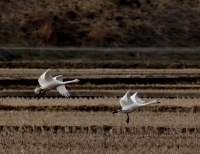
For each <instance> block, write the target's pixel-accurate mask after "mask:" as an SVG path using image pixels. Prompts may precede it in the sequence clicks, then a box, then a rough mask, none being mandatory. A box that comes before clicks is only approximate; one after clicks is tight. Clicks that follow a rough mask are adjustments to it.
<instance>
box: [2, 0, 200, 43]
mask: <svg viewBox="0 0 200 154" xmlns="http://www.w3.org/2000/svg"><path fill="white" fill-rule="evenodd" d="M199 7H200V5H199V3H198V1H197V0H193V1H191V0H183V1H180V0H167V1H163V0H157V1H152V0H82V1H63V0H51V1H45V0H43V1H41V0H29V1H24V0H18V1H13V0H8V1H7V0H6V1H5V0H4V1H1V2H0V26H1V31H0V43H1V44H20V45H31V46H33V45H36V46H131V47H138V46H139V47H144V46H145V47H149V46H165V47H169V46H184V47H185V46H187V47H196V46H199V45H200V43H199V42H200V37H199V32H200V28H199V27H200V19H199V16H200V11H199V10H200V9H199Z"/></svg>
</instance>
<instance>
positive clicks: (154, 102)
mask: <svg viewBox="0 0 200 154" xmlns="http://www.w3.org/2000/svg"><path fill="white" fill-rule="evenodd" d="M156 103H157V100H153V101H151V102H148V103H144V104H142V103H137V104H140V106H146V105H149V104H156Z"/></svg>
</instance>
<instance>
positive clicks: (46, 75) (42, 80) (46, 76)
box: [38, 69, 53, 86]
mask: <svg viewBox="0 0 200 154" xmlns="http://www.w3.org/2000/svg"><path fill="white" fill-rule="evenodd" d="M49 71H50V69H48V70H47V71H46V72H44V73H43V74H42V75H41V76H40V77H39V79H38V82H39V84H40V86H43V85H46V84H47V83H49V82H51V81H52V80H53V78H52V76H51V75H50V73H49Z"/></svg>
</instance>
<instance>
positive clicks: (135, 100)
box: [131, 92, 145, 104]
mask: <svg viewBox="0 0 200 154" xmlns="http://www.w3.org/2000/svg"><path fill="white" fill-rule="evenodd" d="M131 100H132V101H133V102H135V103H140V104H144V103H145V101H143V100H141V99H140V98H139V97H138V96H137V92H136V93H135V94H133V95H132V96H131Z"/></svg>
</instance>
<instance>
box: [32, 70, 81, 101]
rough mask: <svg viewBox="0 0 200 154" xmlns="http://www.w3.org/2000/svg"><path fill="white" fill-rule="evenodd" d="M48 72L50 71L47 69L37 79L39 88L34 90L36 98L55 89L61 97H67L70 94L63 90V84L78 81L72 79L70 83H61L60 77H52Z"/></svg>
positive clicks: (66, 82)
mask: <svg viewBox="0 0 200 154" xmlns="http://www.w3.org/2000/svg"><path fill="white" fill-rule="evenodd" d="M49 71H50V69H48V70H47V71H46V72H44V73H43V74H42V75H41V76H40V77H39V79H38V82H39V84H40V87H36V88H35V93H36V94H37V95H36V96H38V99H39V98H40V97H41V96H43V95H44V94H45V92H47V91H50V90H52V89H57V90H58V92H59V93H60V94H61V95H63V96H65V97H69V96H70V93H69V92H68V90H67V89H66V88H65V84H68V83H75V82H79V80H78V79H74V80H71V81H65V82H63V76H62V75H58V76H55V77H52V76H51V75H50V73H49Z"/></svg>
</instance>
